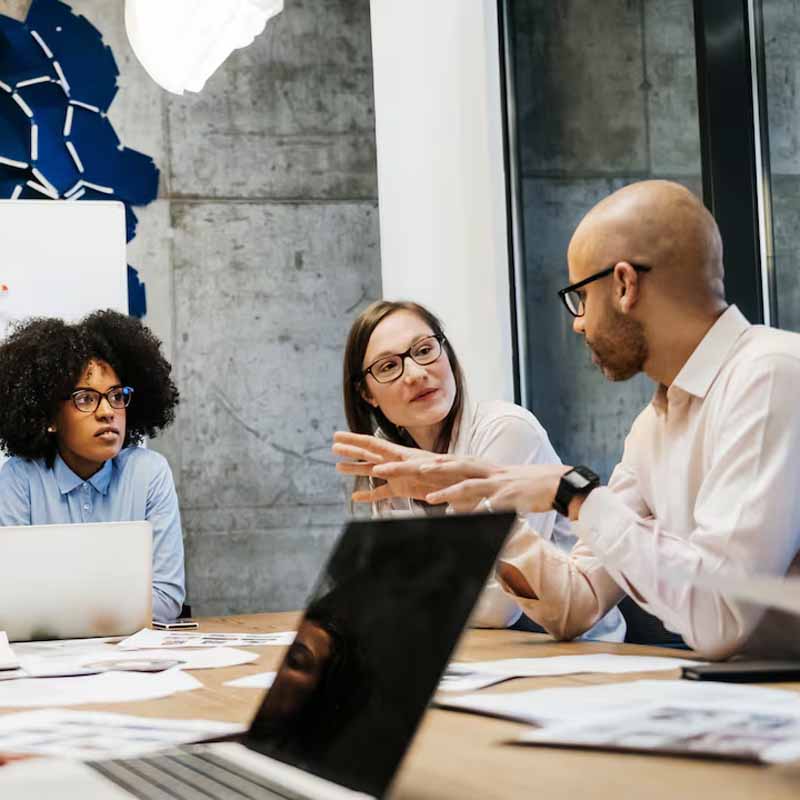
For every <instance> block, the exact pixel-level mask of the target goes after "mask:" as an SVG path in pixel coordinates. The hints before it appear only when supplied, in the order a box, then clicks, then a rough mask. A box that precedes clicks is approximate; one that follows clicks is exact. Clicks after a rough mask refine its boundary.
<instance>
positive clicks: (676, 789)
mask: <svg viewBox="0 0 800 800" xmlns="http://www.w3.org/2000/svg"><path fill="white" fill-rule="evenodd" d="M298 619H299V615H298V614H296V613H280V614H257V615H251V616H238V617H214V618H207V619H204V620H201V625H200V630H201V631H242V632H268V631H282V630H293V629H294V628H295V626H296V624H297V621H298ZM248 650H250V651H251V652H258V653H259V659H258V661H257V662H254V663H252V664H246V665H243V666H239V667H228V668H225V669H210V670H197V671H194V672H192V675H193V676H194V677H196V678H197V679H198V680H200V681H201V682H202V683H203V684H204V687H205V688H204V689H197V690H195V691H192V692H180V693H178V694H176V695H173V696H172V697H168V698H164V699H161V700H153V701H148V702H141V703H115V704H113V705H102V706H100V705H97V706H80V708H81V709H86V710H89V709H92V710H98V711H100V710H102V711H114V712H117V713H128V714H137V715H139V716H152V717H172V718H183V719H192V718H194V719H213V720H220V721H226V722H247V721H249V719H250V718H251V717H252V715H253V713H254V712H255V710H256V708H257V707H258V704H259V702H260V700H261V697H262V694H263V692H262V691H259V690H255V689H236V688H232V687H230V686H224V685H223V684H224V683H225V682H226V681H229V680H232V679H233V678H239V677H243V676H245V675H250V674H253V673H256V672H265V671H268V670H273V669H276V668H277V666H278V664H279V663H280V660H281V657H282V656H283V653H284V650H285V648H283V647H261V648H248ZM597 652H606V653H625V654H639V655H684V656H685V655H686V652H685V651H669V650H665V649H664V648H656V647H640V646H637V645H624V644H621V645H615V644H605V643H583V642H581V643H568V644H558V643H556V642H553V641H552V640H551V639H550V638H549V637H547V636H544V635H539V634H531V633H522V632H517V631H480V630H471V631H468V632H467V634H466V635H465V636H464V638H463V640H462V642H461V645H460V646H459V649H458V651H457V654H456V658H457V659H459V660H463V661H482V660H488V659H496V658H522V657H537V656H556V655H569V654H576V653H597ZM642 677H647V678H656V679H657V678H676V677H678V675H677V671H675V672H658V673H638V674H630V675H572V676H562V677H554V678H527V679H517V680H513V681H508V682H506V683H505V684H501V685H500V686H497V687H491V688H488V689H483V690H482V691H483V692H508V691H522V690H524V689H532V688H544V687H551V686H585V685H586V684H599V683H619V682H621V681H627V680H639V679H640V678H642ZM771 686H773V687H776V688H785V689H792V690H794V691H798V692H800V683H791V684H771ZM15 710H16V709H15ZM522 727H523V726H522V725H519V724H517V723H513V722H505V721H502V720H496V719H489V718H487V717H479V716H476V715H472V714H464V713H458V712H454V711H444V710H442V709H437V708H433V709H430V710H429V711H428V712H427V714H426V715H425V717H424V719H423V721H422V724H421V726H420V728H419V730H418V731H417V735H416V737H415V739H414V742H413V744H412V746H411V750H410V751H409V753H408V754H407V756H406V758H405V761H404V762H403V764H402V766H401V769H400V773H399V774H398V776H397V778H396V780H395V782H394V786H393V791H392V793H391V797H392V798H393V799H394V800H411V798H419V800H422V798H425V799H426V800H428V799H430V798H442V799H444V798H453V799H455V798H481V800H494V799H495V798H498V799H499V798H521V797H525V798H537V800H545V798H546V799H547V800H550V799H551V798H570V800H575V798H580V800H585V798H595V797H597V798H608V800H623V798H628V797H636V798H638V797H642V798H648V800H660V799H661V798H664V800H678V799H680V800H684V799H685V798H695V797H697V798H703V800H717V798H719V800H735V799H736V798H759V800H765V799H768V800H773V798H774V800H783V798H786V800H789V798H792V800H797V798H798V797H800V764H797V765H791V766H782V767H759V766H752V765H743V764H732V763H725V762H720V761H710V760H703V759H691V758H673V757H666V756H648V755H634V754H621V753H602V752H597V751H595V752H591V751H585V752H584V751H578V750H555V749H549V748H538V747H509V746H507V745H505V744H504V742H505V741H507V740H509V739H511V738H513V737H514V736H515V735H516V734H517V732H518V731H519V730H520V729H521V728H522Z"/></svg>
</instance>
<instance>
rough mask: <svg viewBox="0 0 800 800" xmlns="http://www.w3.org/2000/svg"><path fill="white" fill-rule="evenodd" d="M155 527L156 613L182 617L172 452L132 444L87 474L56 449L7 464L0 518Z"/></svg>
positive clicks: (1, 474)
mask: <svg viewBox="0 0 800 800" xmlns="http://www.w3.org/2000/svg"><path fill="white" fill-rule="evenodd" d="M140 520H147V521H148V522H150V523H151V524H152V526H153V618H154V619H157V620H161V621H169V620H173V619H175V618H176V617H177V616H178V614H179V613H180V610H181V605H182V604H183V600H184V597H185V595H186V590H185V579H184V571H183V538H182V536H181V515H180V511H179V509H178V496H177V494H176V493H175V483H174V481H173V479H172V471H171V470H170V468H169V464H167V460H166V459H165V458H164V456H162V455H160V454H159V453H156V452H154V451H153V450H146V449H145V448H143V447H126V448H125V449H124V450H122V451H121V452H120V454H119V455H118V456H117V457H116V458H114V459H111V460H110V461H106V463H105V464H103V466H102V468H101V469H100V470H99V472H96V473H95V474H94V475H92V477H91V478H87V479H86V480H83V478H81V477H79V476H78V475H76V474H75V473H74V472H73V471H72V470H71V469H70V468H69V467H68V466H67V465H66V464H65V463H64V461H63V460H62V459H61V456H56V460H55V464H54V465H53V468H52V469H48V467H47V466H46V465H45V463H44V460H42V459H37V460H36V461H28V460H26V459H23V458H11V459H9V460H8V461H7V462H6V463H5V464H4V465H3V467H2V469H0V525H54V524H58V525H63V524H70V523H80V522H136V521H140Z"/></svg>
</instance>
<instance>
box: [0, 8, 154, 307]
mask: <svg viewBox="0 0 800 800" xmlns="http://www.w3.org/2000/svg"><path fill="white" fill-rule="evenodd" d="M118 75H119V70H118V69H117V63H116V61H115V60H114V55H113V53H112V52H111V48H109V47H108V46H107V45H106V44H104V43H103V38H102V36H101V34H100V32H99V31H98V30H97V28H95V27H94V25H92V24H91V23H90V22H89V21H88V20H87V19H86V18H85V17H82V16H79V15H77V14H75V13H74V12H73V11H72V9H71V8H70V7H69V6H68V5H67V4H66V3H63V2H60V0H33V3H32V4H31V7H30V11H29V12H28V16H27V18H26V20H25V22H18V21H17V20H14V19H11V18H10V17H6V16H2V15H0V197H1V198H10V199H23V200H24V199H30V198H37V199H42V198H50V199H52V200H64V201H78V200H120V201H121V202H123V203H124V204H125V221H126V229H127V230H126V233H127V241H130V240H131V239H132V238H133V237H134V236H135V235H136V222H137V220H136V215H135V214H134V212H133V208H132V207H133V206H142V205H146V204H147V203H150V202H152V201H153V200H155V198H156V195H157V193H158V176H159V171H158V168H157V167H156V165H155V164H154V163H153V159H152V158H150V156H147V155H145V154H144V153H140V152H138V151H136V150H132V149H130V148H127V147H124V146H123V145H122V144H121V142H120V140H119V138H118V137H117V134H116V133H115V131H114V128H113V126H112V125H111V122H110V121H109V119H108V117H107V116H106V112H107V111H108V109H109V107H110V105H111V102H112V101H113V99H114V96H115V95H116V93H117V76H118ZM128 290H129V291H128V298H129V306H130V308H129V311H130V313H131V314H133V315H135V316H139V317H141V316H144V314H145V312H146V310H147V306H146V296H145V287H144V284H143V283H141V281H140V280H139V276H138V273H137V272H136V270H135V269H133V268H132V267H130V266H129V267H128Z"/></svg>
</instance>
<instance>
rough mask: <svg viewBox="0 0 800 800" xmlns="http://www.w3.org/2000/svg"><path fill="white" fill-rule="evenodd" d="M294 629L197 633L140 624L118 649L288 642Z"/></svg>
mask: <svg viewBox="0 0 800 800" xmlns="http://www.w3.org/2000/svg"><path fill="white" fill-rule="evenodd" d="M294 637H295V632H294V631H279V632H278V633H198V632H197V631H190V632H186V631H153V630H150V629H149V628H143V629H142V630H140V631H139V632H138V633H135V634H133V636H129V637H128V638H127V639H124V640H123V641H122V642H120V644H119V647H120V649H121V650H142V649H149V648H151V647H261V646H262V645H281V646H285V645H290V644H291V643H292V642H293V641H294Z"/></svg>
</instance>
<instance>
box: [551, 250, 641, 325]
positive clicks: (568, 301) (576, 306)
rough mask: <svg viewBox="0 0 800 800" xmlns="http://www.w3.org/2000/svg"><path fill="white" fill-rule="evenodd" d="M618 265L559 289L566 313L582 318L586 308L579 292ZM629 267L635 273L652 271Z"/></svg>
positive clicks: (638, 265) (634, 265)
mask: <svg viewBox="0 0 800 800" xmlns="http://www.w3.org/2000/svg"><path fill="white" fill-rule="evenodd" d="M618 263H619V262H618V261H617V262H615V263H614V264H612V265H611V266H610V267H606V268H605V269H601V270H600V272H595V273H594V275H590V276H589V277H588V278H584V279H583V280H582V281H578V282H577V283H573V284H571V285H570V286H567V287H566V288H565V289H559V292H558V296H559V297H560V298H561V302H562V303H563V304H564V306H565V307H566V309H567V311H569V313H570V314H572V316H573V317H582V316H583V315H584V314H585V313H586V308H585V307H584V302H583V301H584V298H583V292H581V291H580V290H581V289H582V288H583V287H584V286H586V284H587V283H591V282H592V281H599V280H600V278H605V277H606V276H607V275H610V274H611V273H612V272H613V271H614V267H616V266H617V264H618ZM629 263H630V262H629ZM631 266H632V267H633V268H634V269H635V270H636V271H637V272H650V270H651V269H652V267H646V266H644V264H631Z"/></svg>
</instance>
